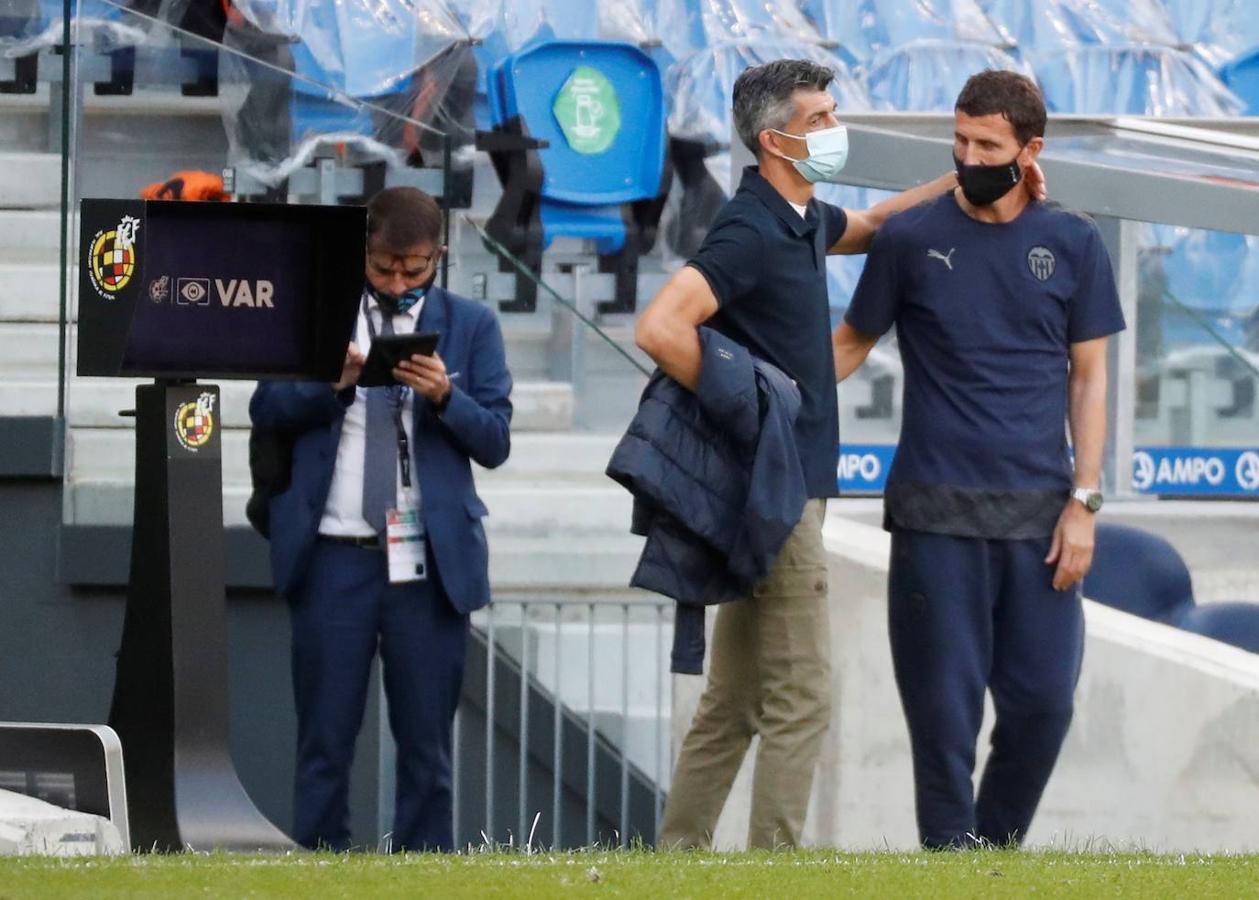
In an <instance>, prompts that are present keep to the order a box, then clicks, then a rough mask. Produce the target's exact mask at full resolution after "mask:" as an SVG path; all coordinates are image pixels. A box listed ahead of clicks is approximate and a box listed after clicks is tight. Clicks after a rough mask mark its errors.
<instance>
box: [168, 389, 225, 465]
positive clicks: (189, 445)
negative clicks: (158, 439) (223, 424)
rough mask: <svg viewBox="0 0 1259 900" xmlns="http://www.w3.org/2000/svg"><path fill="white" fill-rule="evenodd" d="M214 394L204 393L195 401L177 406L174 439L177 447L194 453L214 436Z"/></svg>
mask: <svg viewBox="0 0 1259 900" xmlns="http://www.w3.org/2000/svg"><path fill="white" fill-rule="evenodd" d="M214 400H215V396H214V394H211V393H210V392H208V391H206V392H204V393H202V394H201V396H199V397H198V398H197V399H196V400H189V401H188V402H187V403H181V404H179V407H178V408H177V409H176V410H175V422H174V427H175V439H176V440H178V441H179V446H181V447H183V448H184V449H185V450H188V451H190V452H192V453H196V452H197V451H198V450H200V449H201V448H202V447H204V446H205V445H206V444H208V443H209V442H210V437H211V436H212V435H213V434H214Z"/></svg>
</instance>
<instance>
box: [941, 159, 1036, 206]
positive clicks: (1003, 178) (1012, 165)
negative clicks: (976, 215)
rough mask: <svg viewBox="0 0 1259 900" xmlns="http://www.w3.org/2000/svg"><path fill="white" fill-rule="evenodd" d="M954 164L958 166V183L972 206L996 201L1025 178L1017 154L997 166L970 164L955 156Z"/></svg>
mask: <svg viewBox="0 0 1259 900" xmlns="http://www.w3.org/2000/svg"><path fill="white" fill-rule="evenodd" d="M953 165H955V166H956V167H957V183H958V185H959V186H960V187H961V188H962V194H964V195H965V197H966V199H967V200H968V201H969V202H970V203H971V205H972V206H988V205H989V204H990V203H996V202H997V201H998V200H1000V199H1001V198H1002V197H1004V196H1005V195H1006V194H1008V193H1010V191H1011V189H1013V187H1014V186H1015V185H1016V184H1018V183H1019V182H1020V181H1022V180H1023V170H1022V169H1020V168H1019V163H1018V157H1017V156H1016V157H1015V158H1014V159H1012V160H1010V162H1008V163H1001V164H999V165H995V166H968V165H966V164H965V163H963V162H962V161H961V160H960V159H958V158H957V157H956V156H954V157H953Z"/></svg>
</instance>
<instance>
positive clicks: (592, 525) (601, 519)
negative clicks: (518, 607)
mask: <svg viewBox="0 0 1259 900" xmlns="http://www.w3.org/2000/svg"><path fill="white" fill-rule="evenodd" d="M229 434H230V435H231V437H233V438H239V437H241V436H243V434H244V432H237V433H229ZM98 449H99V447H98ZM68 454H69V459H70V474H69V476H68V477H67V479H66V516H67V520H68V521H70V522H73V523H75V524H77V525H125V524H126V523H128V522H129V521H130V520H131V506H132V497H133V486H134V480H133V476H132V473H131V469H130V467H131V466H133V465H134V462H133V460H134V456H133V455H132V453H131V451H130V447H126V446H124V447H119V448H118V452H115V453H112V454H102V453H99V452H85V450H84V447H83V444H82V443H81V442H80V441H75V442H74V443H73V444H72V446H71V447H70V448H69V451H68ZM224 464H225V469H226V471H225V473H224V482H223V520H224V523H225V524H227V525H243V524H245V523H246V519H245V500H246V499H247V498H248V497H249V490H250V487H249V473H248V470H247V468H246V466H245V463H244V462H243V461H242V460H241V459H240V458H239V457H237V458H234V459H233V458H225V459H224ZM229 475H230V476H231V477H230V478H229V477H228V476H229ZM478 493H479V494H480V496H481V498H482V499H483V500H484V501H485V505H486V506H487V507H488V508H489V511H490V514H489V515H488V516H487V517H486V519H485V530H486V533H487V534H488V535H489V536H490V538H491V539H492V540H494V541H498V540H500V539H501V540H509V539H510V540H515V539H522V540H527V541H529V542H534V543H536V544H537V546H540V547H543V548H544V549H546V550H548V551H549V550H550V549H551V546H550V545H551V544H552V543H554V544H555V545H556V546H557V547H558V548H566V547H571V546H573V545H574V542H578V543H581V545H582V546H583V547H585V546H586V543H587V541H588V540H592V539H599V540H604V539H608V540H613V541H615V540H618V539H620V538H623V537H628V535H629V526H630V510H631V504H632V501H631V498H630V495H629V494H628V493H626V492H625V491H624V490H622V489H621V488H620V487H618V486H617V485H609V486H608V487H606V488H595V487H579V488H571V487H565V486H563V485H556V486H555V487H553V488H547V487H539V488H536V489H522V488H518V487H513V486H510V485H507V486H502V485H494V484H481V485H480V487H479V490H478ZM534 543H530V544H529V545H528V546H526V547H523V548H522V552H532V548H534Z"/></svg>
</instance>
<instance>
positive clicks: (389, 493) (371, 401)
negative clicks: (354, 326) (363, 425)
mask: <svg viewBox="0 0 1259 900" xmlns="http://www.w3.org/2000/svg"><path fill="white" fill-rule="evenodd" d="M371 314H372V313H371V311H370V310H369V311H368V312H367V315H369V316H370V315H371ZM380 318H381V324H380V333H381V334H382V335H385V334H393V333H394V330H393V317H392V316H390V315H389V313H388V312H387V311H386V310H384V309H381V310H380ZM363 390H365V391H366V392H367V433H366V438H367V439H366V441H365V443H366V450H365V452H364V454H363V518H364V519H366V520H367V524H369V525H371V526H372V528H374V529H376V531H377V532H381V531H384V530H385V510H388V509H394V508H395V507H396V506H397V503H398V495H397V490H398V426H397V422H399V421H401V410H400V404H401V403H402V388H401V387H400V386H399V385H396V384H393V385H389V386H387V387H373V388H364V389H363ZM395 415H397V417H398V418H396V419H395Z"/></svg>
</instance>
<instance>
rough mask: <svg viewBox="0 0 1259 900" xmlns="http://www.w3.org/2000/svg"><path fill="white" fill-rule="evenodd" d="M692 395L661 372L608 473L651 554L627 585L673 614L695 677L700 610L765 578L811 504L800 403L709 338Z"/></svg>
mask: <svg viewBox="0 0 1259 900" xmlns="http://www.w3.org/2000/svg"><path fill="white" fill-rule="evenodd" d="M699 335H700V344H701V347H702V352H703V361H702V364H701V368H700V376H699V384H698V385H697V387H696V390H695V392H694V393H692V392H691V391H689V390H687V389H686V388H685V387H683V386H682V385H680V384H678V383H677V382H676V381H674V380H673V379H672V378H669V377H668V376H667V375H665V374H664V373H662V372H660V371H657V372H656V373H655V374H654V375H653V376H652V377H651V380H650V381H649V382H648V383H647V387H646V389H645V390H644V391H643V396H642V398H641V400H640V401H639V406H638V412H637V414H636V415H635V416H634V419H633V421H631V422H630V426H629V429H628V430H627V431H626V433H625V436H624V437H623V438H622V439H621V442H620V443H619V444H618V445H617V447H616V450H615V451H614V452H613V454H612V459H611V460H610V461H609V463H608V468H607V474H608V475H609V476H610V477H611V478H613V479H614V480H616V481H617V482H618V483H620V484H622V485H624V486H625V487H626V488H627V489H628V490H629V491H630V493H632V494H633V495H634V515H633V522H632V523H631V528H630V530H631V531H632V532H633V533H634V534H640V535H645V536H646V538H647V542H646V544H645V546H644V547H643V553H642V556H641V557H640V558H639V561H638V567H637V569H636V570H635V571H634V575H633V577H632V578H631V579H630V584H631V585H632V586H634V587H640V588H644V589H646V590H649V591H654V592H656V593H658V594H664V595H665V596H667V597H672V598H673V599H674V600H676V601H677V602H678V610H677V617H676V622H675V628H674V640H673V660H672V668H673V671H675V672H682V673H688V674H698V673H699V672H700V671H701V670H702V665H703V659H704V607H705V606H708V605H710V604H713V603H722V602H725V601H728V600H738V599H741V598H742V597H744V596H746V595H747V594H748V593H749V592H750V591H751V588H752V585H753V583H754V582H756V581H758V580H760V579H761V578H764V577H765V575H766V574H767V573H768V572H769V570H770V568H771V566H773V564H774V559H775V558H776V557H777V555H778V551H779V550H781V549H782V545H783V543H784V542H785V541H786V540H787V536H788V535H790V534H791V531H792V529H794V528H795V526H796V524H797V523H798V522H799V521H800V514H801V512H802V511H803V509H804V504H805V502H806V501H807V500H808V494H807V492H806V490H805V484H804V473H803V471H802V470H801V467H800V456H799V454H798V452H797V450H796V441H795V432H794V426H795V421H796V416H797V415H798V414H799V412H800V391H799V389H798V388H797V387H796V385H795V383H794V382H792V380H791V379H790V378H788V377H787V376H786V375H784V374H783V373H782V372H781V371H780V370H779V369H777V368H775V367H774V366H772V365H770V364H769V363H767V362H764V361H762V360H758V359H754V358H753V357H752V355H751V354H750V353H749V352H748V351H747V349H746V348H744V347H743V346H742V345H740V344H737V343H735V342H734V341H732V340H730V339H729V338H727V337H726V336H725V335H723V334H720V333H719V332H716V331H713V330H712V329H710V328H701V329H700V330H699Z"/></svg>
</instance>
